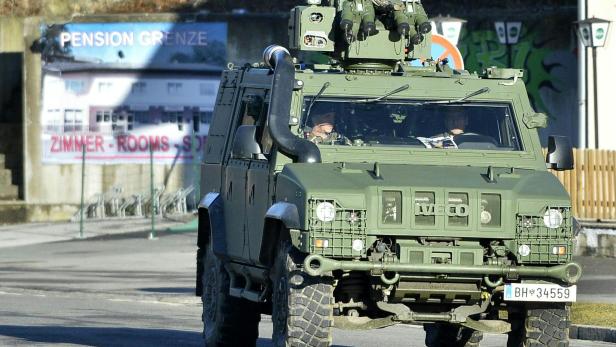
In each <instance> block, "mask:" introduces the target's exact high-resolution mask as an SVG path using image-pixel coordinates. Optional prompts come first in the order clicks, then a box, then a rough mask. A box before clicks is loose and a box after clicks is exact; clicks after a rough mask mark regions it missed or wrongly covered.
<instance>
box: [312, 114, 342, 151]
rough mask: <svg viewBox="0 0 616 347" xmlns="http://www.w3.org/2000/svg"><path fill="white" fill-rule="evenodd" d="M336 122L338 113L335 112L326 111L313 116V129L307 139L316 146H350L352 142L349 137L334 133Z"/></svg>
mask: <svg viewBox="0 0 616 347" xmlns="http://www.w3.org/2000/svg"><path fill="white" fill-rule="evenodd" d="M335 122H336V113H335V112H334V111H326V112H323V113H321V114H316V115H314V116H312V129H310V132H309V133H308V134H307V136H306V137H307V138H308V140H310V141H312V142H314V143H316V144H345V145H350V144H351V141H350V140H349V139H348V138H347V137H345V136H343V135H340V134H338V133H336V132H334V124H335Z"/></svg>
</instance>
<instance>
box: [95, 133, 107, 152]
mask: <svg viewBox="0 0 616 347" xmlns="http://www.w3.org/2000/svg"><path fill="white" fill-rule="evenodd" d="M94 143H95V144H96V149H95V151H96V152H98V151H99V150H100V151H101V152H104V151H105V148H104V147H103V137H102V136H100V135H97V136H96V138H95V140H94Z"/></svg>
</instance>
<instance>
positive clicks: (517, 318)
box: [507, 303, 571, 347]
mask: <svg viewBox="0 0 616 347" xmlns="http://www.w3.org/2000/svg"><path fill="white" fill-rule="evenodd" d="M509 320H510V323H511V328H512V330H511V332H510V333H509V339H508V341H507V346H508V347H543V346H550V347H552V346H553V347H567V346H569V327H570V326H571V312H570V306H569V305H568V304H566V303H537V304H530V305H528V306H526V307H523V308H522V309H521V311H520V312H516V313H512V314H510V317H509Z"/></svg>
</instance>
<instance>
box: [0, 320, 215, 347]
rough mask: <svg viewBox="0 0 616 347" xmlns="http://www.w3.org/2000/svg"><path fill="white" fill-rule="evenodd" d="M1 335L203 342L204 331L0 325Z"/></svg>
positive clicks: (99, 342) (106, 342)
mask: <svg viewBox="0 0 616 347" xmlns="http://www.w3.org/2000/svg"><path fill="white" fill-rule="evenodd" d="M0 335H1V336H10V337H15V338H19V339H22V340H23V341H24V342H33V343H36V342H39V343H71V344H78V345H86V346H201V345H202V344H203V342H202V341H203V340H202V339H201V333H200V332H194V331H182V330H169V329H139V328H112V327H110V328H103V327H66V326H53V325H51V326H30V325H0Z"/></svg>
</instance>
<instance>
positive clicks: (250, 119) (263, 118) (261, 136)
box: [238, 94, 273, 158]
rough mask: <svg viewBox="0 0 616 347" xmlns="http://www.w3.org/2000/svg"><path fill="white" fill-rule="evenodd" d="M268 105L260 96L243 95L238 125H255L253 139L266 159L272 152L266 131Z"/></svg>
mask: <svg viewBox="0 0 616 347" xmlns="http://www.w3.org/2000/svg"><path fill="white" fill-rule="evenodd" d="M268 107H269V104H268V103H266V102H264V100H263V97H262V96H261V95H256V94H245V95H244V97H243V98H242V117H241V118H240V120H239V124H238V126H240V125H256V126H257V132H256V135H255V139H256V140H257V142H258V144H259V146H260V147H261V152H262V153H263V154H264V155H265V157H266V158H269V154H270V153H271V150H272V145H273V141H272V139H271V137H270V134H269V130H268V129H267V111H268Z"/></svg>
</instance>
